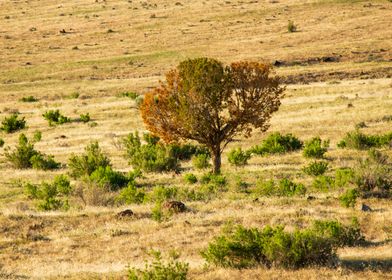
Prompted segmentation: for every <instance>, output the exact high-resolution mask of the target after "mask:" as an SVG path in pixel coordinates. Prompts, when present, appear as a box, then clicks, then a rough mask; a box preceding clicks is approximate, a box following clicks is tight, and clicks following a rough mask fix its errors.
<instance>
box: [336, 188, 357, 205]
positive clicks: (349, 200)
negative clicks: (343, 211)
mask: <svg viewBox="0 0 392 280" xmlns="http://www.w3.org/2000/svg"><path fill="white" fill-rule="evenodd" d="M358 196H359V193H358V191H357V190H356V189H351V190H347V191H346V192H345V193H344V194H342V195H341V196H340V197H339V201H340V204H341V205H342V206H344V207H347V208H349V207H354V206H355V204H356V202H357V198H358Z"/></svg>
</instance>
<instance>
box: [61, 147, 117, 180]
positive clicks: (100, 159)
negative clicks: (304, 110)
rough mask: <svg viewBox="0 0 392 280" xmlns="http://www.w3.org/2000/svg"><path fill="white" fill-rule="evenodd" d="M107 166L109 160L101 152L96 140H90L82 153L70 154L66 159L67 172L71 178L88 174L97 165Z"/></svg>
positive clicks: (95, 168) (97, 166)
mask: <svg viewBox="0 0 392 280" xmlns="http://www.w3.org/2000/svg"><path fill="white" fill-rule="evenodd" d="M107 166H110V160H109V158H108V157H107V156H106V155H105V154H103V152H102V151H101V149H100V148H99V145H98V142H91V143H90V144H89V145H88V146H87V147H86V148H85V153H84V154H83V155H80V156H77V155H72V156H71V157H70V158H69V160H68V167H69V169H70V171H69V172H70V176H71V177H72V178H80V177H82V176H90V175H91V173H93V172H94V171H95V170H97V169H98V168H99V167H103V168H106V167H107Z"/></svg>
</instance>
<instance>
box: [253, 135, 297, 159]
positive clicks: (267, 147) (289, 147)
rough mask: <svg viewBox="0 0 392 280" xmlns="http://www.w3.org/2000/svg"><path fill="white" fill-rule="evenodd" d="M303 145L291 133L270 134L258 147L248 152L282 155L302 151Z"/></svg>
mask: <svg viewBox="0 0 392 280" xmlns="http://www.w3.org/2000/svg"><path fill="white" fill-rule="evenodd" d="M302 146H303V143H302V141H301V140H299V139H298V138H297V137H295V136H294V135H292V134H291V133H289V134H286V135H282V134H280V133H279V132H275V133H272V134H270V135H268V137H267V138H266V139H264V140H263V141H262V142H261V144H260V145H259V146H254V147H252V148H251V149H250V151H249V152H251V153H253V154H256V155H266V154H283V153H287V152H293V151H297V150H300V149H302Z"/></svg>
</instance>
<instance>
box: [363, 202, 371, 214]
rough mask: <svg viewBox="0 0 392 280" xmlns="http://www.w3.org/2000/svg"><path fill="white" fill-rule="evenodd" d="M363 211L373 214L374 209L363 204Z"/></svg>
mask: <svg viewBox="0 0 392 280" xmlns="http://www.w3.org/2000/svg"><path fill="white" fill-rule="evenodd" d="M361 210H362V211H364V212H371V211H372V208H370V206H368V205H366V204H363V203H362V206H361Z"/></svg>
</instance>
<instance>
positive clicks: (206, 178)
mask: <svg viewBox="0 0 392 280" xmlns="http://www.w3.org/2000/svg"><path fill="white" fill-rule="evenodd" d="M200 183H202V184H213V185H216V186H218V187H224V186H225V185H226V184H227V181H226V177H225V176H223V175H217V174H213V173H211V172H208V173H206V174H204V175H203V176H202V177H201V178H200Z"/></svg>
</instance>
